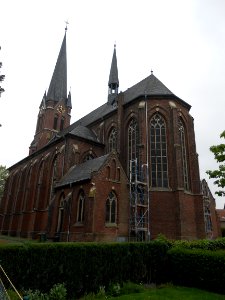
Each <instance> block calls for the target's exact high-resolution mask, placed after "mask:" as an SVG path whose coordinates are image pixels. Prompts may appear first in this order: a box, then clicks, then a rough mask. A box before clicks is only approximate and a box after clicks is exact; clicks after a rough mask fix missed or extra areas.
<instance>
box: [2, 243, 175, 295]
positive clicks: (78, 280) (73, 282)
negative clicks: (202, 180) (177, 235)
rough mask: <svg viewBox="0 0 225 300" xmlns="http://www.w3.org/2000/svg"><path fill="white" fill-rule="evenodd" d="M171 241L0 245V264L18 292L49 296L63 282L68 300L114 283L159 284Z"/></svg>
mask: <svg viewBox="0 0 225 300" xmlns="http://www.w3.org/2000/svg"><path fill="white" fill-rule="evenodd" d="M169 247H170V246H169V243H167V242H166V241H157V240H156V241H152V242H149V243H112V244H109V243H107V244H103V243H56V244H54V243H43V244H32V243H27V244H24V245H8V246H4V247H3V246H2V247H0V260H1V264H2V266H3V268H4V270H5V271H6V273H7V275H8V276H9V278H10V279H11V281H12V282H13V284H14V285H15V286H16V287H17V288H18V289H25V290H28V289H32V290H36V289H38V290H40V291H42V292H47V291H49V290H50V288H51V287H52V286H53V285H54V284H57V283H65V285H66V288H67V291H68V294H69V295H71V296H74V295H82V294H84V293H89V292H96V291H97V290H98V289H99V287H100V286H105V287H106V288H107V287H108V286H109V285H110V284H112V283H122V282H124V281H132V282H137V283H140V282H144V283H147V282H155V283H162V282H165V281H166V280H167V278H168V275H167V270H168V268H167V252H168V249H169Z"/></svg>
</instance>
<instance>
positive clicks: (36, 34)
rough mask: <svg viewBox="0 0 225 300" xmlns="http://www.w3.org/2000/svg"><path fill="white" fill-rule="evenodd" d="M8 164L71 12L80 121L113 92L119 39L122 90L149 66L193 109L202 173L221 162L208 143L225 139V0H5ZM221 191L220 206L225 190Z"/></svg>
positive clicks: (71, 74) (24, 139)
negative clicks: (113, 62)
mask: <svg viewBox="0 0 225 300" xmlns="http://www.w3.org/2000/svg"><path fill="white" fill-rule="evenodd" d="M0 9H1V17H0V46H1V47H2V50H1V51H0V61H1V62H2V63H3V67H2V69H1V73H2V74H5V75H6V78H5V81H4V82H3V84H2V86H3V87H4V89H5V93H3V94H2V96H1V98H0V123H1V124H2V127H1V128H0V140H1V147H0V165H5V166H7V167H9V166H11V165H13V164H14V163H16V162H18V161H20V160H21V159H23V158H24V157H26V156H27V155H28V151H29V146H30V143H31V141H32V140H33V136H34V133H35V127H36V121H37V115H38V111H39V105H40V102H41V100H42V97H43V94H44V92H45V90H47V89H48V87H49V83H50V80H51V76H52V73H53V70H54V67H55V63H56V59H57V57H58V53H59V49H60V46H61V43H62V39H63V36H64V28H65V25H66V24H65V21H67V20H68V22H69V25H68V32H67V63H68V90H69V89H71V94H72V103H73V110H72V120H71V121H72V122H74V121H76V120H77V119H79V118H80V117H82V116H83V115H85V114H87V113H88V112H90V111H91V110H93V109H94V108H97V107H98V106H100V105H102V104H103V103H105V102H106V101H107V91H108V88H107V84H108V78H109V71H110V65H111V59H112V54H113V45H114V43H115V42H116V45H117V62H118V71H119V80H120V90H121V91H125V90H126V89H127V88H129V87H131V86H132V85H134V84H135V83H137V82H139V81H141V80H142V79H144V78H145V77H147V76H149V75H150V73H151V69H152V70H153V72H154V75H155V76H156V77H157V78H158V79H159V80H160V81H162V82H163V83H164V84H165V85H166V86H167V87H168V88H169V89H170V90H171V91H172V92H173V93H174V94H175V95H177V96H178V97H180V98H181V99H183V100H184V101H186V102H188V103H189V104H190V105H191V106H192V108H191V111H190V113H191V115H192V116H193V118H194V120H195V121H194V123H195V133H196V145H197V152H198V154H199V165H200V174H201V178H205V179H206V180H207V181H208V184H209V186H210V189H211V191H212V193H213V194H214V191H215V190H216V187H215V186H214V185H213V180H209V179H208V176H207V175H206V173H205V172H206V170H208V169H214V168H217V164H216V162H215V160H214V158H213V154H212V153H211V152H210V151H209V147H210V146H211V145H213V144H219V143H221V142H224V141H223V140H221V139H220V137H219V136H220V133H221V132H222V131H223V130H225V1H224V0H182V1H181V0H137V1H136V0H114V1H109V0H94V1H93V0H62V1H59V0H36V1H35V0H33V1H30V0H19V1H18V0H9V1H4V0H0ZM215 198H216V203H217V208H223V205H224V203H225V199H223V198H218V197H215Z"/></svg>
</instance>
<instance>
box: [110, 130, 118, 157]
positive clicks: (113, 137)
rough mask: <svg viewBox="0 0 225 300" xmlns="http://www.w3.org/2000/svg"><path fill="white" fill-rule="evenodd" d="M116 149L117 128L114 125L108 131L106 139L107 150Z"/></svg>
mask: <svg viewBox="0 0 225 300" xmlns="http://www.w3.org/2000/svg"><path fill="white" fill-rule="evenodd" d="M116 149H117V130H116V128H115V127H113V129H112V130H111V131H110V134H109V139H108V150H109V151H108V152H111V151H113V150H116Z"/></svg>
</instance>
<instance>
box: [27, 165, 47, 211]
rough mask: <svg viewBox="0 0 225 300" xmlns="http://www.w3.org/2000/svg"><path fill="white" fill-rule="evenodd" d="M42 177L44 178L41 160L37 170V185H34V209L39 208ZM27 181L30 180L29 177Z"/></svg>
mask: <svg viewBox="0 0 225 300" xmlns="http://www.w3.org/2000/svg"><path fill="white" fill-rule="evenodd" d="M43 178H44V161H43V160H42V162H41V165H40V167H39V172H38V182H37V187H36V199H35V203H34V209H37V208H39V204H40V203H39V201H40V198H41V197H40V196H41V191H42V189H43ZM29 181H30V179H29Z"/></svg>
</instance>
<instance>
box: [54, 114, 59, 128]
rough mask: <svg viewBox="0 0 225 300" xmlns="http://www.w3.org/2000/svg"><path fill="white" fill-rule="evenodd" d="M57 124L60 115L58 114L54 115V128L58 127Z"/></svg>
mask: <svg viewBox="0 0 225 300" xmlns="http://www.w3.org/2000/svg"><path fill="white" fill-rule="evenodd" d="M57 125H58V116H57V115H55V117H54V124H53V129H55V130H56V129H57Z"/></svg>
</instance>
